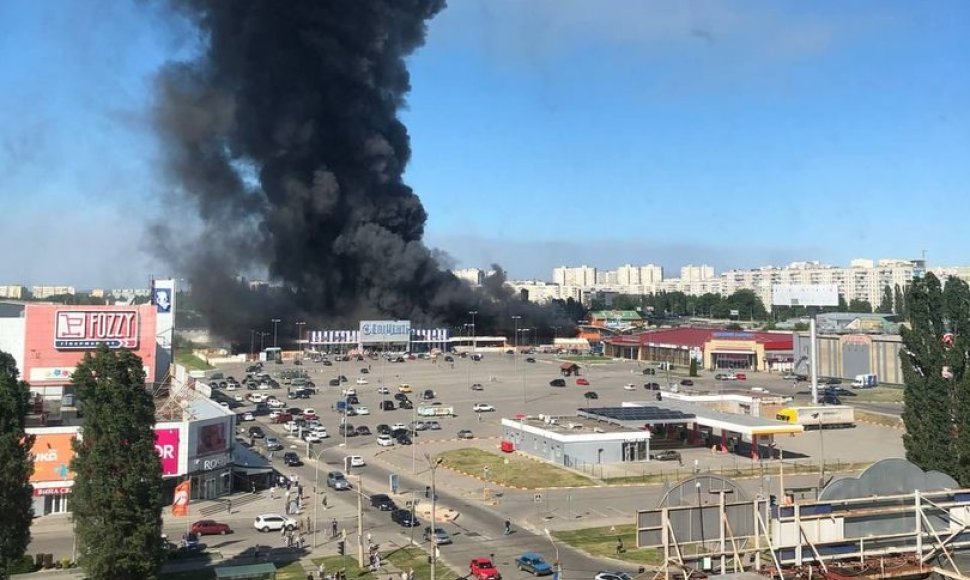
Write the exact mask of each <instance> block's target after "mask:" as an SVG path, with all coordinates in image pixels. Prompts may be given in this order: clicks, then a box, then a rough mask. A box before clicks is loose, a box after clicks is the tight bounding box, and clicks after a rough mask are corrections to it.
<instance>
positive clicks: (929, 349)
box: [900, 274, 970, 485]
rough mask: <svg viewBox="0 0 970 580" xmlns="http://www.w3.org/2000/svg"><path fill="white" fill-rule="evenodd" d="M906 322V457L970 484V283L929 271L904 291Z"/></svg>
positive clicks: (903, 332)
mask: <svg viewBox="0 0 970 580" xmlns="http://www.w3.org/2000/svg"><path fill="white" fill-rule="evenodd" d="M905 300H906V306H907V314H908V315H907V320H908V322H909V324H908V326H904V327H902V328H901V329H900V334H901V335H902V339H903V345H904V348H903V349H902V350H901V351H900V359H901V362H902V371H903V379H904V381H905V383H906V390H905V394H904V397H905V407H904V409H903V423H904V424H905V426H906V433H905V434H904V435H903V445H904V447H905V448H906V458H907V459H909V460H910V461H911V462H913V463H915V464H916V465H918V466H920V467H921V468H923V469H925V470H932V469H935V470H938V471H942V472H944V473H948V474H950V475H951V476H953V477H954V478H955V479H956V480H957V481H958V482H959V483H960V485H967V484H970V447H968V445H970V418H968V417H967V415H966V413H967V412H968V411H970V374H968V373H967V370H968V369H967V360H968V359H967V357H968V354H970V287H968V286H967V284H966V282H963V281H962V280H959V279H957V278H950V279H949V280H948V281H947V284H946V288H945V289H943V288H941V284H940V281H939V280H938V279H937V278H936V276H934V275H933V274H927V275H926V276H925V277H924V278H917V279H916V280H914V281H913V283H912V284H911V285H910V287H909V288H908V290H907V291H906V296H905Z"/></svg>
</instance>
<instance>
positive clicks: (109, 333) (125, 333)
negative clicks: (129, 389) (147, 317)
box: [54, 310, 139, 350]
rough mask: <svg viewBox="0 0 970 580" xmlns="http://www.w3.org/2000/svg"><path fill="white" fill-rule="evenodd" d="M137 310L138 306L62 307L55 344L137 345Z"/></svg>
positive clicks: (73, 346)
mask: <svg viewBox="0 0 970 580" xmlns="http://www.w3.org/2000/svg"><path fill="white" fill-rule="evenodd" d="M138 330H139V327H138V312H137V311H135V310H59V311H58V312H57V314H56V318H55V325H54V348H57V349H62V350H90V349H94V348H97V347H99V346H101V345H102V344H103V345H106V346H107V347H108V348H129V349H134V348H138Z"/></svg>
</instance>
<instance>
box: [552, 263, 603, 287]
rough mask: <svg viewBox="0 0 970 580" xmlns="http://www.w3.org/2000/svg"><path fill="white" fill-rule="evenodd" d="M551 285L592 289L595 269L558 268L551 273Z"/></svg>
mask: <svg viewBox="0 0 970 580" xmlns="http://www.w3.org/2000/svg"><path fill="white" fill-rule="evenodd" d="M552 283H553V284H559V285H560V286H579V287H580V288H593V287H594V286H596V283H597V280H596V268H593V267H590V266H578V267H575V268H573V267H569V266H560V267H558V268H554V269H553V271H552Z"/></svg>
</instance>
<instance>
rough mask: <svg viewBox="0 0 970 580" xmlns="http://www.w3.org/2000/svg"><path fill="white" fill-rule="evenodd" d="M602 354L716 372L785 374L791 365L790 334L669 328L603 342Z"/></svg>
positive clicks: (617, 337)
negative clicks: (771, 372) (694, 366)
mask: <svg viewBox="0 0 970 580" xmlns="http://www.w3.org/2000/svg"><path fill="white" fill-rule="evenodd" d="M604 342H605V349H604V354H605V355H606V356H609V357H614V358H626V359H631V360H640V361H661V362H670V363H673V364H675V365H681V366H688V365H690V361H691V360H696V361H697V364H698V366H699V367H701V368H705V369H710V370H718V369H731V370H749V371H759V370H769V371H788V370H791V369H792V365H793V362H794V358H793V348H792V334H791V333H790V332H745V331H725V330H719V329H712V328H671V329H661V330H652V331H649V332H642V333H639V334H631V335H624V336H616V337H612V338H607V339H606V340H605V341H604Z"/></svg>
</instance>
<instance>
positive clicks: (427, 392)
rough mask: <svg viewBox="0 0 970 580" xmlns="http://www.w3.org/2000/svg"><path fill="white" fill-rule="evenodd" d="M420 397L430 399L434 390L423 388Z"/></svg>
mask: <svg viewBox="0 0 970 580" xmlns="http://www.w3.org/2000/svg"><path fill="white" fill-rule="evenodd" d="M421 398H422V399H424V400H425V401H430V400H431V399H433V398H434V391H433V390H431V389H425V390H424V393H422V394H421Z"/></svg>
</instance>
